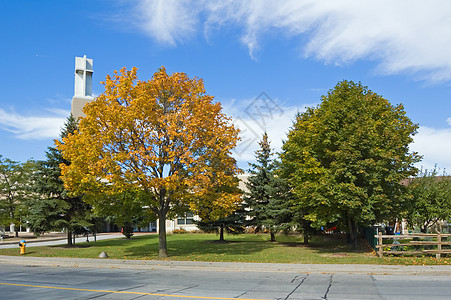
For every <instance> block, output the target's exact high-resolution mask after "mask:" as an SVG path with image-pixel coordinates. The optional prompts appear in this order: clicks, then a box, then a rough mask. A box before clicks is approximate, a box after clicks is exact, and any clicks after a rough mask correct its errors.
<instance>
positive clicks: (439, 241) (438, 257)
mask: <svg viewBox="0 0 451 300" xmlns="http://www.w3.org/2000/svg"><path fill="white" fill-rule="evenodd" d="M437 251H438V252H437V254H435V258H436V259H440V252H441V251H442V234H441V233H440V232H439V233H438V234H437Z"/></svg>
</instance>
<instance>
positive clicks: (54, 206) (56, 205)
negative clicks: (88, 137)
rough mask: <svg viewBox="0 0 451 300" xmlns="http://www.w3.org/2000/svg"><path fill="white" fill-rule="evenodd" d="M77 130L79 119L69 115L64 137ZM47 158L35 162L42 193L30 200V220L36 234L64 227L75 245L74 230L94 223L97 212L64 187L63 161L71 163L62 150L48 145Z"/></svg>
mask: <svg viewBox="0 0 451 300" xmlns="http://www.w3.org/2000/svg"><path fill="white" fill-rule="evenodd" d="M76 130H77V121H76V120H75V119H74V118H73V117H72V116H70V117H68V118H67V120H66V123H65V124H64V127H63V128H62V130H61V133H60V138H61V139H63V138H65V137H67V136H68V135H69V134H72V133H74V132H75V131H76ZM45 155H46V160H43V161H38V162H36V170H35V172H34V173H33V174H32V178H33V191H34V192H35V193H36V194H38V195H39V197H35V198H33V199H32V200H31V201H29V202H28V206H29V214H28V217H27V220H28V222H29V226H30V228H31V230H32V231H33V232H34V233H35V234H42V233H44V232H48V231H52V230H55V231H56V230H65V231H66V233H67V244H68V245H69V246H71V245H72V242H73V234H75V233H83V232H84V231H85V228H88V227H92V226H93V225H94V224H93V222H94V216H93V214H92V213H91V207H90V206H89V205H88V204H86V203H85V202H83V200H82V196H71V195H69V192H68V191H67V190H66V189H65V187H64V184H63V181H62V179H61V168H60V165H69V164H70V161H68V160H66V159H64V158H63V156H62V154H61V152H60V150H58V149H57V148H54V147H48V149H47V151H46V154H45Z"/></svg>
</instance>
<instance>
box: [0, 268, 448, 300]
mask: <svg viewBox="0 0 451 300" xmlns="http://www.w3.org/2000/svg"><path fill="white" fill-rule="evenodd" d="M98 261H99V260H93V265H95V264H96V263H97V262H98ZM138 265H139V263H138V262H137V263H135V264H134V265H129V266H128V267H126V268H125V267H124V268H123V267H114V266H113V265H109V264H105V265H104V266H103V267H101V266H97V267H80V266H78V267H61V266H37V265H33V264H30V265H26V264H24V265H14V264H8V263H5V262H4V261H3V262H0V298H1V299H33V300H39V299H45V300H48V299H168V300H170V299H236V298H239V299H429V300H430V299H451V276H449V273H448V275H399V274H396V275H374V274H373V275H372V274H363V272H361V273H359V274H348V273H346V272H338V273H332V274H325V273H324V272H309V273H306V272H292V271H288V272H281V271H276V269H274V270H275V271H271V270H270V269H267V270H266V271H263V272H256V271H254V270H257V269H255V268H254V269H251V270H253V271H246V270H245V268H244V269H243V268H242V269H240V270H238V268H237V267H236V266H238V265H237V264H230V265H228V266H229V267H231V268H232V269H229V270H228V271H224V270H222V271H219V269H217V270H216V269H214V268H211V269H209V268H204V269H201V268H192V269H189V268H187V267H186V265H183V264H182V265H181V267H180V269H179V268H178V267H177V263H175V264H173V265H172V264H171V265H170V266H172V267H167V268H142V269H140V268H137V267H134V266H138ZM168 266H169V265H168ZM183 266H185V267H183ZM224 266H226V265H224ZM243 266H244V267H245V266H247V265H246V264H243ZM233 268H235V269H233ZM331 268H333V266H332V267H331ZM318 270H319V269H318ZM331 271H333V269H331ZM431 274H432V273H431Z"/></svg>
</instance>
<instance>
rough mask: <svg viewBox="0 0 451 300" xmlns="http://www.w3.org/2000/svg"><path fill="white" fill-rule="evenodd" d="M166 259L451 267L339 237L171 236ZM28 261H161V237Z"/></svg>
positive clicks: (52, 250)
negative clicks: (378, 252)
mask: <svg viewBox="0 0 451 300" xmlns="http://www.w3.org/2000/svg"><path fill="white" fill-rule="evenodd" d="M167 240H168V254H169V258H167V260H190V261H218V262H259V263H308V264H310V263H311V264H403V265H423V264H424V265H431V264H447V265H451V259H450V258H449V257H445V258H442V259H440V260H436V259H435V258H432V257H384V258H378V257H376V256H375V255H374V252H373V251H372V249H371V248H369V247H368V246H367V244H366V243H364V242H362V243H361V245H360V249H361V250H359V251H352V250H351V248H350V245H348V244H346V242H345V240H344V239H343V238H340V237H336V236H317V237H314V238H313V239H312V241H311V243H310V245H309V246H305V245H303V244H302V242H303V240H302V237H299V236H283V235H279V236H277V242H270V241H269V236H268V235H264V234H246V235H237V236H226V242H222V243H221V242H219V241H218V237H217V236H216V235H214V234H172V235H168V237H167ZM26 251H27V254H26V255H28V256H38V257H76V258H97V257H98V256H99V254H100V253H101V252H102V251H105V252H107V253H108V256H109V258H110V259H136V260H157V259H159V258H158V236H157V235H156V234H152V235H144V236H134V237H132V238H131V239H126V238H120V239H112V240H102V241H98V242H95V243H94V242H89V243H78V244H76V245H75V246H73V247H66V246H46V247H27V250H26ZM0 255H19V249H18V248H17V249H1V250H0Z"/></svg>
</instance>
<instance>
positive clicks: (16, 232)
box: [14, 227, 19, 238]
mask: <svg viewBox="0 0 451 300" xmlns="http://www.w3.org/2000/svg"><path fill="white" fill-rule="evenodd" d="M14 231H15V236H16V238H18V237H19V228H17V227H16V228H14Z"/></svg>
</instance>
